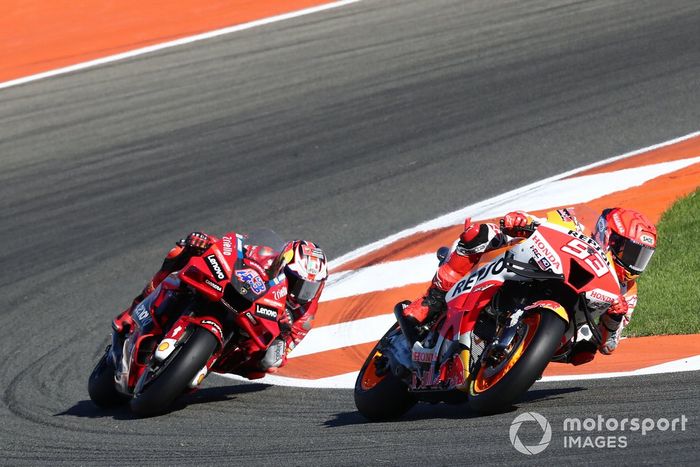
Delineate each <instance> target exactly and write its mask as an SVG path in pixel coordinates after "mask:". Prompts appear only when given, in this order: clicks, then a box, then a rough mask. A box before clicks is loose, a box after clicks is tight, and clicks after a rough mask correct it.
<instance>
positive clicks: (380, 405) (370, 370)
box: [355, 328, 416, 421]
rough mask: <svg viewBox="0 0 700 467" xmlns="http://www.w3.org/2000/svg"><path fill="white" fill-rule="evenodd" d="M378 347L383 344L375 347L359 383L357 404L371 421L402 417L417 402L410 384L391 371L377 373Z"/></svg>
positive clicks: (360, 374)
mask: <svg viewBox="0 0 700 467" xmlns="http://www.w3.org/2000/svg"><path fill="white" fill-rule="evenodd" d="M394 329H395V328H392V329H390V330H389V332H392V331H393V330H394ZM387 334H388V333H387ZM378 348H379V344H377V345H376V346H375V347H374V349H372V352H371V353H370V354H369V355H370V356H369V357H368V358H367V360H366V361H365V363H364V365H362V369H360V373H359V374H358V375H357V381H356V382H355V406H356V407H357V410H358V411H359V412H360V413H361V414H362V415H363V416H364V417H366V418H367V419H368V420H371V421H382V420H391V419H395V418H398V417H400V416H401V415H403V414H404V413H406V412H407V411H408V409H410V408H411V407H413V406H414V405H415V404H416V398H415V397H414V396H413V394H411V393H410V392H408V387H407V386H406V384H404V382H403V381H401V380H400V379H399V378H398V377H396V376H394V374H393V373H391V371H388V372H387V373H386V374H384V375H382V376H381V377H378V376H376V374H375V370H376V367H375V365H374V363H375V359H376V358H377V356H378V355H379V351H378Z"/></svg>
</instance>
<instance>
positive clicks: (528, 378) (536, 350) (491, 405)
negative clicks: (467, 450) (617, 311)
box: [469, 310, 566, 414]
mask: <svg viewBox="0 0 700 467" xmlns="http://www.w3.org/2000/svg"><path fill="white" fill-rule="evenodd" d="M522 322H523V325H524V326H526V329H525V334H524V336H523V337H522V338H521V339H520V341H519V342H518V343H517V344H516V346H515V348H514V350H513V351H512V352H511V353H510V355H509V356H508V357H507V360H506V361H504V362H502V363H500V364H499V365H497V366H498V367H500V369H499V368H495V367H489V366H488V365H487V366H482V367H481V368H479V370H478V371H477V373H476V374H475V375H474V376H473V377H472V380H471V382H470V384H469V405H470V406H471V407H472V408H473V409H475V410H476V411H477V412H479V413H483V414H488V413H494V412H498V411H502V410H504V409H507V408H508V407H510V406H511V404H512V403H513V402H514V401H515V400H516V399H517V398H518V397H520V396H522V395H523V394H524V393H525V392H527V390H528V389H530V386H532V385H533V384H534V383H535V381H537V378H539V377H540V375H541V374H542V372H543V371H544V369H545V368H546V367H547V364H548V363H549V361H550V360H551V358H552V356H553V355H554V352H555V351H556V350H557V348H558V347H559V345H560V344H561V336H562V335H563V334H564V331H565V330H566V324H565V323H564V320H562V319H561V318H560V317H558V316H556V315H555V314H554V313H552V312H550V311H548V310H534V311H533V312H532V313H530V314H529V315H528V316H526V317H525V318H524V319H523V321H522Z"/></svg>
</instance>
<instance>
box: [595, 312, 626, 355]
mask: <svg viewBox="0 0 700 467" xmlns="http://www.w3.org/2000/svg"><path fill="white" fill-rule="evenodd" d="M623 318H624V315H621V314H619V315H614V314H610V313H604V314H603V316H601V317H600V321H599V322H598V331H600V334H601V337H602V339H601V340H602V342H601V343H600V347H599V348H598V350H600V353H602V354H605V355H610V354H611V353H613V352H614V351H615V349H616V348H617V344H618V343H619V342H620V333H619V332H618V331H619V330H620V326H621V325H622V319H623Z"/></svg>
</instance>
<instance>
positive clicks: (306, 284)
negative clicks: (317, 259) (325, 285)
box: [287, 274, 321, 303]
mask: <svg viewBox="0 0 700 467" xmlns="http://www.w3.org/2000/svg"><path fill="white" fill-rule="evenodd" d="M287 285H288V286H289V290H288V291H287V294H289V295H290V296H291V297H292V298H294V299H295V300H296V301H297V302H299V303H307V302H310V301H311V300H313V299H314V297H316V293H317V292H318V289H319V288H320V287H321V282H314V281H307V280H304V279H302V278H301V277H299V276H297V275H296V274H289V275H288V276H287Z"/></svg>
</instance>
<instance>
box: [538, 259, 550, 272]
mask: <svg viewBox="0 0 700 467" xmlns="http://www.w3.org/2000/svg"><path fill="white" fill-rule="evenodd" d="M537 264H538V265H539V267H540V268H542V270H544V271H547V270H551V269H552V263H550V262H549V260H548V259H547V258H540V259H538V260H537Z"/></svg>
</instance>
